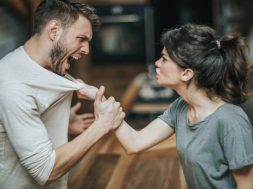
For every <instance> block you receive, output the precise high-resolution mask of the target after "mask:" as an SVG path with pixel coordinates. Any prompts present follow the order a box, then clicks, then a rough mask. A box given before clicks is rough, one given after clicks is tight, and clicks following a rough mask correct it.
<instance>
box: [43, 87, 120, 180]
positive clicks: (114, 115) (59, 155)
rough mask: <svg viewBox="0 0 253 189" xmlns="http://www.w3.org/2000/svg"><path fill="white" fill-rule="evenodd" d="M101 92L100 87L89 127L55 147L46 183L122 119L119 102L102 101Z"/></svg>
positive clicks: (65, 171) (56, 177)
mask: <svg viewBox="0 0 253 189" xmlns="http://www.w3.org/2000/svg"><path fill="white" fill-rule="evenodd" d="M103 94H104V88H103V87H101V88H100V89H99V91H98V92H97V95H96V98H95V102H94V109H95V114H96V115H97V116H96V120H95V122H94V123H93V124H92V125H91V127H89V128H88V129H87V130H86V132H83V133H82V134H80V135H79V136H77V137H76V138H75V139H74V140H72V141H71V142H69V143H67V144H64V145H62V146H61V147H59V148H57V149H56V161H55V165H54V168H53V170H52V172H51V174H50V176H49V179H48V181H47V183H46V184H49V183H50V182H52V181H55V180H57V179H58V178H60V177H61V176H63V175H64V174H66V173H67V172H68V171H69V170H70V169H71V168H72V167H73V166H74V165H75V164H76V163H77V162H78V160H80V158H81V157H82V156H83V155H84V154H85V153H86V152H87V150H88V149H89V148H90V147H91V146H92V145H93V144H95V143H96V142H97V141H98V140H99V139H100V138H101V137H102V136H104V135H105V134H106V133H108V132H109V131H110V130H111V129H112V128H115V127H116V126H118V125H119V124H120V123H121V122H122V120H123V119H124V117H125V113H123V112H122V110H121V107H120V104H119V103H117V102H115V101H114V99H112V98H109V99H108V100H106V101H103V102H102V98H103Z"/></svg>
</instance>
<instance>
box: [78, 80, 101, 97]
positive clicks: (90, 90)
mask: <svg viewBox="0 0 253 189" xmlns="http://www.w3.org/2000/svg"><path fill="white" fill-rule="evenodd" d="M76 81H77V82H79V83H82V84H83V85H84V88H82V89H80V90H79V91H77V97H78V98H81V99H86V100H94V99H95V96H96V93H97V91H98V88H97V87H94V86H91V85H87V84H86V83H84V82H83V81H82V80H80V79H77V80H76Z"/></svg>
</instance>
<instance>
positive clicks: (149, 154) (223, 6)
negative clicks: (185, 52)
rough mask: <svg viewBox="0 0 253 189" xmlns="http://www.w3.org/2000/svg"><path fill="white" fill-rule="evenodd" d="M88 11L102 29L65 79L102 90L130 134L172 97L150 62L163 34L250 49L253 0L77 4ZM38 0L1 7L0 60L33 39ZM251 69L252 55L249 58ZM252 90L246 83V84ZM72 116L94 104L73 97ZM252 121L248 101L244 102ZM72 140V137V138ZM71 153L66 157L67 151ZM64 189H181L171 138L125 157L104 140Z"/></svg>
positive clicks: (9, 1)
mask: <svg viewBox="0 0 253 189" xmlns="http://www.w3.org/2000/svg"><path fill="white" fill-rule="evenodd" d="M83 2H85V3H87V4H90V5H92V6H94V7H95V8H96V9H97V14H98V15H99V16H100V18H101V23H102V25H101V27H100V29H99V30H98V31H94V35H93V39H92V41H91V43H90V54H89V55H87V56H84V57H82V58H81V59H80V60H78V62H77V63H75V64H72V65H71V68H70V70H69V74H70V75H72V76H73V77H74V78H79V79H82V80H83V81H85V82H86V83H87V84H90V85H94V86H96V87H99V86H101V85H103V86H105V89H106V90H105V91H106V96H107V97H109V96H113V97H114V98H115V99H116V100H117V101H119V102H120V103H121V106H122V107H123V110H124V111H125V113H126V118H125V120H126V121H127V122H128V123H130V125H132V126H133V128H134V129H137V130H139V129H142V128H143V127H145V125H146V124H147V123H149V122H150V121H152V120H154V119H155V118H156V117H157V116H159V115H160V114H162V113H163V112H164V111H165V110H166V109H167V107H168V106H169V105H170V103H171V102H172V101H173V100H175V99H176V98H177V97H178V95H177V94H176V92H175V91H173V90H172V89H170V88H164V87H161V86H159V85H158V84H157V82H156V73H155V65H154V63H155V61H156V60H157V59H158V58H159V57H160V56H161V51H162V46H161V43H160V36H161V34H162V33H163V32H164V31H166V29H169V28H174V27H176V26H179V25H181V24H184V23H196V24H205V25H208V26H211V27H213V28H215V29H216V30H217V31H218V33H219V34H221V35H222V34H224V33H225V32H228V31H231V32H240V33H241V34H242V35H243V37H244V38H245V40H246V41H247V44H248V46H249V48H250V50H251V51H252V49H253V15H252V12H251V11H252V8H253V1H252V0H243V1H239V0H205V1H203V0H170V1H168V0H83ZM38 3H39V0H30V1H26V0H4V1H1V2H0V20H1V25H0V58H2V57H3V56H4V55H5V54H6V53H8V52H10V51H11V50H13V49H15V48H16V47H18V46H20V45H22V44H23V43H24V42H25V40H27V39H28V38H29V36H30V35H31V23H32V20H31V18H32V15H33V11H34V9H35V7H36V6H37V4H38ZM249 61H250V62H251V63H252V64H253V53H252V52H250V54H249ZM249 89H250V91H252V90H253V85H252V83H251V84H250V85H249ZM78 101H79V102H81V103H82V107H81V108H80V109H79V111H78V113H80V114H81V113H89V112H93V111H94V110H93V102H92V101H88V100H80V99H78V98H77V95H76V94H74V96H73V100H72V105H74V104H76V103H77V102H78ZM242 108H243V109H244V110H245V111H246V113H247V115H248V117H249V119H250V121H251V123H252V124H253V98H252V95H251V96H250V98H249V100H248V101H247V102H246V103H244V104H243V105H242ZM70 140H71V139H70ZM70 153H71V152H70ZM68 188H69V189H140V188H141V189H154V188H158V189H187V186H186V183H185V179H184V174H183V172H182V168H181V165H180V162H179V158H178V156H177V152H176V140H175V136H174V135H173V136H172V137H170V138H169V139H166V140H165V141H163V142H162V143H160V144H158V145H156V146H155V147H153V148H151V149H148V150H146V151H145V152H141V153H137V154H127V153H126V152H125V150H124V148H123V147H122V146H121V145H120V143H119V142H118V141H117V139H116V138H115V136H114V134H113V133H109V134H108V135H106V136H104V137H103V138H102V139H101V140H99V142H97V143H96V144H95V145H94V146H93V147H92V148H91V149H90V150H89V151H88V152H87V153H86V154H85V156H84V157H83V158H82V160H81V161H80V162H79V163H78V164H77V165H76V166H75V167H74V168H73V169H71V171H70V173H69V182H68Z"/></svg>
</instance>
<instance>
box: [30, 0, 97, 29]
mask: <svg viewBox="0 0 253 189" xmlns="http://www.w3.org/2000/svg"><path fill="white" fill-rule="evenodd" d="M80 15H82V16H84V17H86V18H87V19H88V20H89V21H90V23H91V25H92V28H93V29H94V30H96V29H98V28H99V26H100V19H99V17H98V15H97V14H96V9H95V8H93V7H91V6H89V5H87V4H84V3H81V2H80V1H79V0H42V2H41V3H40V4H39V5H38V7H37V9H36V11H35V13H34V20H33V34H35V33H38V34H40V33H41V31H42V30H43V29H44V27H45V26H46V24H47V23H48V22H49V21H50V20H53V19H56V20H59V21H60V22H61V24H62V27H67V26H70V25H72V24H73V23H74V22H75V21H76V20H77V19H78V18H79V16H80Z"/></svg>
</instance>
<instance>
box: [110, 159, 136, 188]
mask: <svg viewBox="0 0 253 189" xmlns="http://www.w3.org/2000/svg"><path fill="white" fill-rule="evenodd" d="M138 157H139V154H135V155H122V156H121V158H120V160H119V161H118V165H117V167H116V168H115V170H114V172H113V175H112V177H111V179H110V182H109V183H108V185H107V187H106V189H123V188H125V185H126V184H127V183H126V182H127V178H128V177H129V175H131V170H132V168H133V166H134V165H135V162H136V161H138Z"/></svg>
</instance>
